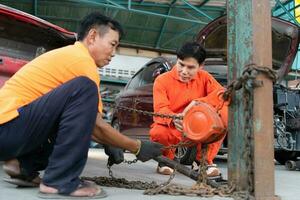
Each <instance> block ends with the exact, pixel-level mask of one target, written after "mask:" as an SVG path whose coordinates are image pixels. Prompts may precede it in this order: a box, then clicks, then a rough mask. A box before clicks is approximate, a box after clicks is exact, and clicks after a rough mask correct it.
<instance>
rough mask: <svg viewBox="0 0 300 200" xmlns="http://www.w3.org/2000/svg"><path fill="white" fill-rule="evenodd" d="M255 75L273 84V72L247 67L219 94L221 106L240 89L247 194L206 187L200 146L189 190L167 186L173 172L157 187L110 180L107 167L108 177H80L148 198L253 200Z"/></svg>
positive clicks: (228, 188)
mask: <svg viewBox="0 0 300 200" xmlns="http://www.w3.org/2000/svg"><path fill="white" fill-rule="evenodd" d="M259 73H263V74H265V75H266V76H267V77H268V78H269V79H271V80H272V81H273V83H274V82H276V80H277V75H276V72H275V71H274V70H272V69H271V68H269V67H264V66H256V65H255V64H249V65H246V66H245V69H244V71H243V73H242V76H241V77H239V78H238V79H237V80H234V81H232V82H231V84H229V85H228V86H227V89H226V91H225V92H224V94H223V100H224V101H223V103H222V106H223V105H224V102H225V101H228V100H230V99H232V98H233V95H234V93H235V91H237V90H240V89H242V88H243V89H244V90H243V94H244V95H243V98H244V99H243V100H244V103H245V104H244V105H245V106H244V113H245V121H246V123H245V130H246V133H245V134H244V135H245V137H246V139H247V140H246V141H247V142H246V144H245V145H246V148H245V152H244V156H245V158H246V165H247V167H248V168H247V171H248V185H249V190H248V191H239V190H237V189H238V188H237V187H236V186H235V185H234V184H231V183H229V184H227V185H221V186H219V187H216V188H213V187H211V186H210V185H207V174H206V169H207V164H206V161H205V160H206V159H205V158H206V152H207V145H203V146H202V150H201V155H202V157H201V161H200V168H199V177H198V181H197V182H196V184H195V185H193V186H192V187H185V186H181V185H178V184H170V183H171V181H172V180H173V179H174V177H175V172H176V169H174V172H173V173H172V174H171V175H170V177H169V179H168V180H167V181H166V182H165V183H162V184H160V185H158V184H157V183H156V182H151V183H147V182H142V181H127V180H126V179H124V178H123V179H117V178H115V177H114V176H113V172H112V170H111V166H107V168H108V170H109V176H110V178H107V177H94V178H88V177H84V179H86V180H93V181H95V182H96V183H97V184H99V185H104V186H112V187H123V188H130V189H142V190H145V192H144V194H148V195H156V194H169V195H186V196H202V197H211V196H214V195H219V196H222V197H228V196H231V197H233V198H234V199H235V200H253V199H254V197H253V196H252V194H253V192H254V186H253V173H254V172H253V162H252V158H253V152H252V149H253V148H252V145H253V144H252V141H253V135H252V129H253V128H252V125H251V123H249V122H251V120H252V116H253V112H252V108H253V100H252V99H250V98H251V97H253V90H254V88H255V87H259V86H262V85H263V82H262V81H258V80H256V77H257V75H258V74H259ZM105 104H109V105H111V106H112V107H116V106H115V104H113V103H106V102H105ZM117 108H119V109H122V110H126V111H130V112H136V113H141V114H143V115H147V116H151V117H153V116H154V117H162V118H171V119H173V120H174V119H179V120H182V119H183V116H177V115H174V114H163V113H155V112H149V111H144V110H139V109H135V108H129V107H125V106H121V105H118V106H117ZM220 109H221V108H217V111H218V112H219V110H220ZM189 145H192V142H191V141H186V142H180V143H178V144H176V145H171V146H168V147H165V149H171V148H177V147H181V146H189ZM124 162H125V163H127V164H133V163H136V162H137V159H135V160H133V161H124Z"/></svg>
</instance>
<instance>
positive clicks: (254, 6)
mask: <svg viewBox="0 0 300 200" xmlns="http://www.w3.org/2000/svg"><path fill="white" fill-rule="evenodd" d="M227 20H228V27H227V28H228V29H227V33H228V40H227V41H228V69H229V72H228V74H229V81H230V80H233V79H236V78H237V77H239V76H241V75H242V71H243V69H244V67H245V66H246V65H247V64H251V63H254V64H255V65H257V66H268V67H271V66H272V48H271V42H272V40H271V11H270V1H269V0H228V1H227ZM257 79H259V80H262V81H263V86H262V87H258V88H255V89H254V93H253V96H251V97H250V105H251V104H252V105H253V107H252V108H253V109H252V108H250V110H247V109H245V108H246V105H245V101H244V100H245V99H244V97H243V94H242V92H237V93H236V95H235V97H234V98H233V100H232V104H231V106H230V112H229V113H230V114H229V122H230V123H229V136H228V142H229V156H228V173H229V181H230V182H232V183H233V184H235V185H236V186H237V189H238V191H248V192H249V193H250V194H251V195H253V196H254V197H255V199H256V200H269V199H270V200H271V199H275V197H274V161H273V158H274V147H273V97H272V81H271V80H269V79H268V78H266V77H265V76H264V75H262V74H260V75H259V76H258V78H257ZM249 113H251V114H253V115H251V116H252V118H251V119H250V120H247V121H246V119H247V117H246V115H247V114H249ZM248 126H249V127H250V137H248V138H247V137H245V135H244V134H245V133H246V132H247V130H249V129H247V127H248ZM249 127H248V128H249Z"/></svg>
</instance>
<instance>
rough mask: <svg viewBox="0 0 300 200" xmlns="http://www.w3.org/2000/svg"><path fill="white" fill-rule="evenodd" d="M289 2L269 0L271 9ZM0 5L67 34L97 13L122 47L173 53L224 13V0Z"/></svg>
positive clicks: (7, 1)
mask: <svg viewBox="0 0 300 200" xmlns="http://www.w3.org/2000/svg"><path fill="white" fill-rule="evenodd" d="M290 2H291V0H271V6H272V8H273V11H274V10H277V9H280V8H281V5H283V6H284V5H286V4H288V3H290ZM0 3H1V4H4V5H7V6H10V7H13V8H16V9H19V10H22V11H24V12H27V13H30V14H33V15H35V16H37V17H40V18H43V19H45V20H47V21H50V22H52V23H54V24H56V25H59V26H61V27H64V28H65V29H67V30H70V31H76V30H77V28H78V25H79V21H80V19H81V18H82V17H83V16H85V15H86V14H87V13H89V12H92V11H100V12H102V13H104V14H105V15H108V16H110V17H112V18H114V19H116V20H118V21H119V22H120V23H121V24H122V25H123V26H124V29H125V32H126V35H125V37H124V38H122V40H121V45H122V46H128V47H138V48H146V49H155V50H157V51H174V50H176V48H177V47H178V46H179V45H181V44H182V43H183V42H185V41H188V40H193V39H194V37H195V36H196V35H197V33H198V32H199V31H200V30H201V29H202V28H203V27H204V26H205V25H206V24H207V23H209V22H211V21H212V20H214V19H215V18H217V17H219V16H222V15H224V14H226V0H64V1H61V0H18V1H11V0H0Z"/></svg>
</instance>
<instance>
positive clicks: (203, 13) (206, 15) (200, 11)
mask: <svg viewBox="0 0 300 200" xmlns="http://www.w3.org/2000/svg"><path fill="white" fill-rule="evenodd" d="M181 1H182V2H183V3H185V4H186V5H188V6H189V7H190V8H192V9H193V10H195V11H196V12H198V13H199V14H200V15H203V16H205V17H207V18H208V19H209V20H213V18H212V17H211V16H209V15H208V14H206V13H205V12H203V11H202V10H199V9H198V8H197V7H195V6H193V5H192V4H190V3H189V2H187V1H186V0H181Z"/></svg>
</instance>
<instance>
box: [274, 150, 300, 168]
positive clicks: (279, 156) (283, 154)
mask: <svg viewBox="0 0 300 200" xmlns="http://www.w3.org/2000/svg"><path fill="white" fill-rule="evenodd" d="M297 156H298V155H297V152H295V151H285V150H277V151H275V152H274V157H275V160H276V161H277V162H279V163H280V164H281V165H285V163H286V161H288V160H295V159H297Z"/></svg>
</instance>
